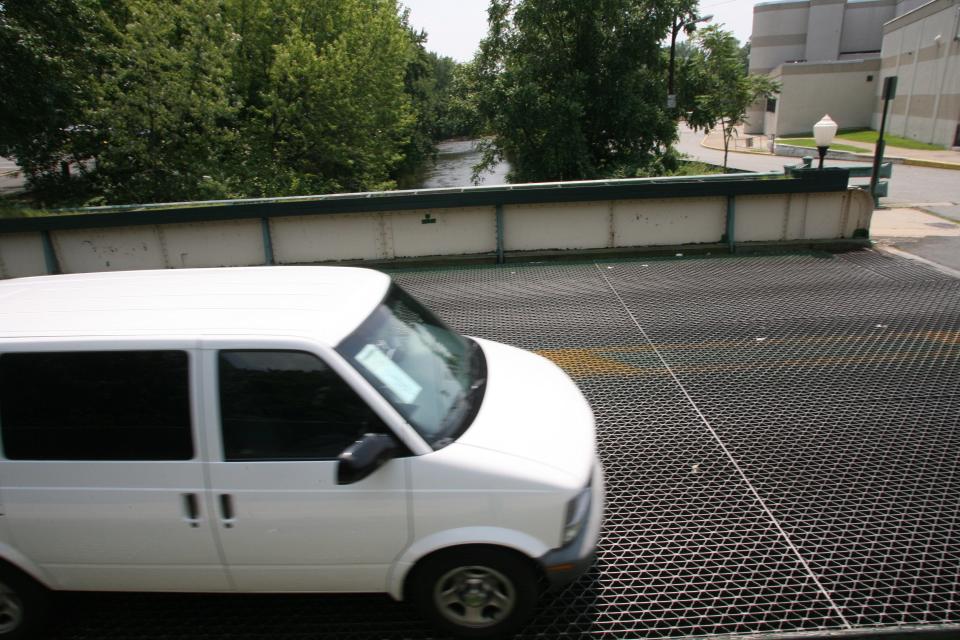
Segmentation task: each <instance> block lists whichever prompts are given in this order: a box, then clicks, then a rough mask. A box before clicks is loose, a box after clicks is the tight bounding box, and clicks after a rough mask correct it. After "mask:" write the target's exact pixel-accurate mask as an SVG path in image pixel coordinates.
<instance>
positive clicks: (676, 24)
mask: <svg viewBox="0 0 960 640" xmlns="http://www.w3.org/2000/svg"><path fill="white" fill-rule="evenodd" d="M710 20H713V15H709V16H703V17H702V18H697V19H696V20H689V21H685V20H684V19H683V16H677V17H676V18H674V20H673V26H672V27H671V28H670V70H669V72H668V75H667V108H668V109H675V108H676V107H677V92H676V89H674V86H673V84H674V83H673V78H674V74H675V72H674V70H675V69H676V56H677V36H678V35H679V34H680V31H681V29H687V28H689V27H693V26H696V25H697V24H699V23H701V22H709V21H710Z"/></svg>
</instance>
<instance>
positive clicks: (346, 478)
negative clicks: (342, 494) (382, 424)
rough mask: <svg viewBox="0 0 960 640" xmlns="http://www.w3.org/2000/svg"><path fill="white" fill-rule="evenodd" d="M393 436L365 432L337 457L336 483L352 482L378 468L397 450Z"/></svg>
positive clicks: (361, 478)
mask: <svg viewBox="0 0 960 640" xmlns="http://www.w3.org/2000/svg"><path fill="white" fill-rule="evenodd" d="M397 449H398V447H397V442H396V440H394V439H393V436H388V435H385V434H382V433H366V434H364V436H363V437H362V438H360V439H359V440H357V441H356V442H354V443H353V444H352V445H350V446H349V447H347V448H346V449H344V450H343V453H341V454H340V455H339V456H338V457H337V460H338V464H337V484H352V483H354V482H359V481H360V480H363V479H364V478H366V477H367V476H368V475H370V474H371V473H373V472H374V471H376V470H377V469H379V468H380V467H381V466H382V465H383V463H384V462H386V461H387V460H389V459H390V458H392V457H393V454H394V453H395V452H396V451H397Z"/></svg>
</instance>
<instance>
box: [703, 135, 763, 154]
mask: <svg viewBox="0 0 960 640" xmlns="http://www.w3.org/2000/svg"><path fill="white" fill-rule="evenodd" d="M700 146H701V147H703V148H704V149H713V150H714V151H723V145H720V146H716V145H712V144H707V138H706V136H704V138H703V140H701V141H700ZM729 151H730V153H748V154H753V155H755V156H772V155H774V154H772V153H770V152H769V151H764V150H763V149H730V150H729Z"/></svg>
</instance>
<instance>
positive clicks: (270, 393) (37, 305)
mask: <svg viewBox="0 0 960 640" xmlns="http://www.w3.org/2000/svg"><path fill="white" fill-rule="evenodd" d="M0 440H2V449H3V457H2V459H0V504H2V515H0V638H13V637H22V636H26V635H29V634H30V633H32V632H34V631H36V630H37V628H38V627H39V625H40V623H41V622H42V620H43V618H44V616H45V612H44V609H45V607H46V606H47V605H48V602H49V600H48V599H47V598H46V594H47V591H48V590H74V591H78V590H79V591H177V592H244V593H252V592H256V593H268V592H318V593H321V592H386V593H389V594H390V595H391V596H393V597H394V598H397V599H404V600H411V601H413V602H414V603H415V604H416V605H418V606H419V608H420V609H421V610H422V611H423V612H424V614H425V615H426V616H427V617H428V618H429V619H430V620H432V621H433V622H434V623H435V624H436V625H438V626H440V627H441V628H443V629H444V630H447V631H451V632H454V633H459V634H461V635H467V636H472V637H483V636H490V635H499V634H504V633H508V632H510V631H512V630H515V629H516V628H518V627H519V626H520V625H521V624H522V623H523V622H524V621H525V620H526V619H527V618H528V616H529V615H530V614H531V612H532V610H533V608H534V606H535V603H536V599H537V597H538V595H539V589H540V587H541V586H542V585H543V584H563V583H566V582H569V581H570V580H573V579H574V578H576V577H577V576H578V575H580V574H581V573H582V572H583V571H584V570H585V569H586V568H587V567H588V566H589V564H590V563H591V561H592V557H593V552H594V547H595V544H596V541H597V537H598V534H599V530H600V521H601V516H602V512H603V476H602V471H601V468H600V464H599V462H598V459H597V455H596V447H595V433H594V420H593V415H592V413H591V411H590V407H589V405H588V404H587V402H586V401H585V400H584V398H583V396H582V395H581V393H580V392H579V391H578V389H577V387H576V386H575V385H574V384H573V382H572V381H571V380H570V379H569V378H568V377H567V376H566V375H565V374H564V373H563V372H562V371H561V370H560V369H559V368H557V367H556V366H555V365H553V364H552V363H551V362H549V361H547V360H545V359H543V358H541V357H539V356H537V355H534V354H531V353H527V352H525V351H522V350H519V349H516V348H513V347H509V346H506V345H503V344H498V343H496V342H490V341H487V340H481V339H477V338H465V337H463V336H461V335H459V334H457V333H456V332H454V331H452V330H451V329H449V328H448V327H447V326H445V325H444V324H443V323H442V322H441V321H440V320H438V319H437V318H436V316H434V315H433V314H432V313H431V312H430V311H428V310H427V309H426V308H424V307H423V306H422V305H421V304H420V303H419V302H417V301H416V300H414V299H413V298H412V297H411V296H410V295H408V294H407V293H405V292H404V291H403V290H402V289H401V288H400V287H399V286H397V285H396V284H394V283H392V282H391V280H390V278H389V277H388V276H386V275H385V274H383V273H379V272H376V271H372V270H367V269H354V268H336V267H261V268H249V269H194V270H186V269H185V270H168V271H140V272H121V273H109V274H87V275H69V276H46V277H38V278H22V279H17V280H8V281H5V282H2V283H0Z"/></svg>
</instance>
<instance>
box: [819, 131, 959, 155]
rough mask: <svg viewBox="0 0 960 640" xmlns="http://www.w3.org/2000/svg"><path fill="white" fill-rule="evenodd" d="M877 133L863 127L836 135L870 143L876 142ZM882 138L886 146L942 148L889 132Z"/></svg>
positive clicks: (940, 149)
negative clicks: (859, 129) (860, 129)
mask: <svg viewBox="0 0 960 640" xmlns="http://www.w3.org/2000/svg"><path fill="white" fill-rule="evenodd" d="M877 135H878V133H877V132H876V131H873V130H872V129H864V130H862V131H847V132H841V133H838V134H837V137H838V138H843V139H844V140H853V141H854V142H869V143H870V144H876V142H877ZM883 139H884V140H886V142H887V146H888V147H900V148H901V149H922V150H925V151H942V150H943V147H941V146H940V145H938V144H927V143H926V142H917V141H916V140H911V139H910V138H901V137H900V136H892V135H890V134H889V133H887V134H884V136H883Z"/></svg>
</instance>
